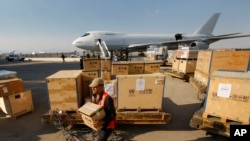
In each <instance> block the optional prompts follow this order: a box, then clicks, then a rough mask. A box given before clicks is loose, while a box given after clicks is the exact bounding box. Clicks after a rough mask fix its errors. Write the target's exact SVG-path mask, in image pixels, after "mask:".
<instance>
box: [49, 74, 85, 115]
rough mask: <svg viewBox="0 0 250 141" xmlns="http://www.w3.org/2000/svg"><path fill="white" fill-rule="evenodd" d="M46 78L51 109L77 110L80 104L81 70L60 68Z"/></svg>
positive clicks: (81, 91) (81, 99)
mask: <svg viewBox="0 0 250 141" xmlns="http://www.w3.org/2000/svg"><path fill="white" fill-rule="evenodd" d="M46 80H47V86H48V93H49V98H50V108H51V110H77V109H78V108H79V107H80V106H82V104H83V102H84V100H83V89H82V86H83V84H82V70H61V71H58V72H56V73H54V74H52V75H50V76H48V77H47V78H46Z"/></svg>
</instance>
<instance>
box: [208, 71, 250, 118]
mask: <svg viewBox="0 0 250 141" xmlns="http://www.w3.org/2000/svg"><path fill="white" fill-rule="evenodd" d="M249 86H250V73H248V72H237V71H215V72H214V73H212V75H211V76H210V83H209V88H208V93H207V98H206V104H205V114H207V115H212V116H217V117H222V119H229V120H233V121H239V122H243V123H249V119H250V87H249Z"/></svg>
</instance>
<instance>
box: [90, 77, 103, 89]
mask: <svg viewBox="0 0 250 141" xmlns="http://www.w3.org/2000/svg"><path fill="white" fill-rule="evenodd" d="M103 85H104V81H103V80H102V79H101V78H95V79H93V81H92V82H91V84H90V85H89V87H97V86H103Z"/></svg>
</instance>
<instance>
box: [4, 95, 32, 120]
mask: <svg viewBox="0 0 250 141" xmlns="http://www.w3.org/2000/svg"><path fill="white" fill-rule="evenodd" d="M0 107H1V109H2V110H3V111H4V112H5V113H6V114H8V115H10V116H11V117H12V118H16V117H18V116H20V115H23V114H26V113H28V112H33V111H34V106H33V99H32V93H31V91H30V90H27V91H24V92H20V93H17V94H12V95H9V96H6V97H1V98H0Z"/></svg>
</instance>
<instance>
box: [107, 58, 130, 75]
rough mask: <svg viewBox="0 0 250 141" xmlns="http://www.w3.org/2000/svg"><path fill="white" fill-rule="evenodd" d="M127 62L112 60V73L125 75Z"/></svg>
mask: <svg viewBox="0 0 250 141" xmlns="http://www.w3.org/2000/svg"><path fill="white" fill-rule="evenodd" d="M128 64H129V63H128V62H123V61H120V62H113V63H112V72H111V73H112V74H114V75H127V74H128V70H129V68H128Z"/></svg>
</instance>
